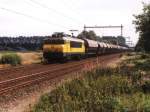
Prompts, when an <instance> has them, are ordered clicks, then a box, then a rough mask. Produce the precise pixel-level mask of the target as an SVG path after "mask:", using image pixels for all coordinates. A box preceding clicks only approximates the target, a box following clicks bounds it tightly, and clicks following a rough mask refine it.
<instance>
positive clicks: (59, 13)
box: [30, 0, 83, 24]
mask: <svg viewBox="0 0 150 112" xmlns="http://www.w3.org/2000/svg"><path fill="white" fill-rule="evenodd" d="M30 1H31V2H32V3H34V4H37V5H39V6H41V7H43V8H45V9H47V10H50V11H51V12H55V13H57V14H58V15H61V16H63V17H65V18H67V19H70V20H72V21H76V22H78V23H80V24H81V23H82V22H80V21H78V20H76V19H74V18H72V17H70V16H68V15H66V14H64V13H62V12H59V11H57V10H55V9H53V8H50V7H48V6H47V5H45V4H43V3H40V2H37V1H35V0H30ZM82 24H83V23H82Z"/></svg>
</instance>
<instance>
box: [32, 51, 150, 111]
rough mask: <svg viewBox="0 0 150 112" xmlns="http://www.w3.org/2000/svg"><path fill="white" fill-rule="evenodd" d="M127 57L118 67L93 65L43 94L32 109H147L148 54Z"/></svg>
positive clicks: (149, 96) (149, 91)
mask: <svg viewBox="0 0 150 112" xmlns="http://www.w3.org/2000/svg"><path fill="white" fill-rule="evenodd" d="M145 55H146V56H145ZM127 57H128V58H127V59H126V60H124V61H123V62H121V63H120V66H119V67H116V68H106V69H101V68H96V69H94V70H92V71H90V72H87V73H85V74H83V75H84V77H83V78H82V79H74V80H73V81H71V82H67V83H65V84H63V85H62V86H59V87H58V88H56V89H55V90H53V91H52V92H51V93H47V94H45V95H43V96H42V97H41V99H40V101H39V102H38V103H37V104H36V105H35V106H34V108H33V110H32V112H76V111H77V112H79V111H80V112H150V82H149V81H145V80H144V78H145V77H147V75H148V74H147V73H148V72H149V71H150V66H149V60H150V57H149V55H148V54H144V55H143V54H138V55H136V54H130V55H129V54H128V55H127ZM141 60H143V61H141ZM139 63H140V64H139ZM128 64H134V66H128ZM143 72H144V74H143Z"/></svg>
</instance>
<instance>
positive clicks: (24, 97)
mask: <svg viewBox="0 0 150 112" xmlns="http://www.w3.org/2000/svg"><path fill="white" fill-rule="evenodd" d="M119 61H120V57H119V55H116V56H114V57H113V58H111V59H106V60H105V61H104V62H102V63H100V65H101V66H102V67H108V66H115V65H116V64H117V63H118V62H119ZM91 66H92V67H93V66H95V64H92V65H91V64H90V65H87V67H86V68H87V69H89V68H88V67H91ZM80 76H81V74H80V73H75V74H72V75H66V76H62V77H59V78H57V79H54V80H51V81H46V82H44V83H42V84H39V85H35V87H33V88H32V87H31V88H30V89H29V88H28V89H27V90H22V91H21V93H23V94H20V96H21V97H19V96H18V95H16V96H15V95H14V99H13V100H11V101H10V102H8V100H9V98H8V99H7V98H6V103H3V104H2V105H0V112H29V111H30V109H31V108H32V106H33V105H34V104H35V103H36V102H37V101H38V100H39V98H40V96H41V95H43V94H45V93H48V92H50V91H51V90H53V89H54V88H56V86H59V85H61V84H62V83H64V82H66V81H68V80H72V79H74V78H78V77H80ZM62 79H63V80H62ZM18 93H19V92H18ZM8 97H9V96H8Z"/></svg>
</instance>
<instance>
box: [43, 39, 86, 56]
mask: <svg viewBox="0 0 150 112" xmlns="http://www.w3.org/2000/svg"><path fill="white" fill-rule="evenodd" d="M43 51H44V52H63V53H85V46H84V44H82V47H81V48H70V42H66V43H65V44H63V45H55V44H45V45H43Z"/></svg>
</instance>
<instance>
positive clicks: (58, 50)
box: [43, 33, 85, 60]
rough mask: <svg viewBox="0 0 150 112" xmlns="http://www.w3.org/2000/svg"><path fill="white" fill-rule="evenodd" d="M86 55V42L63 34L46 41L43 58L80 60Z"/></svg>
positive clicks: (55, 35)
mask: <svg viewBox="0 0 150 112" xmlns="http://www.w3.org/2000/svg"><path fill="white" fill-rule="evenodd" d="M84 54H85V45H84V41H83V40H81V39H77V38H72V37H71V36H69V35H65V34H63V33H55V34H53V35H52V37H49V38H47V39H45V40H44V45H43V56H44V58H45V59H46V60H53V59H65V58H66V59H67V58H80V57H82V56H84Z"/></svg>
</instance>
